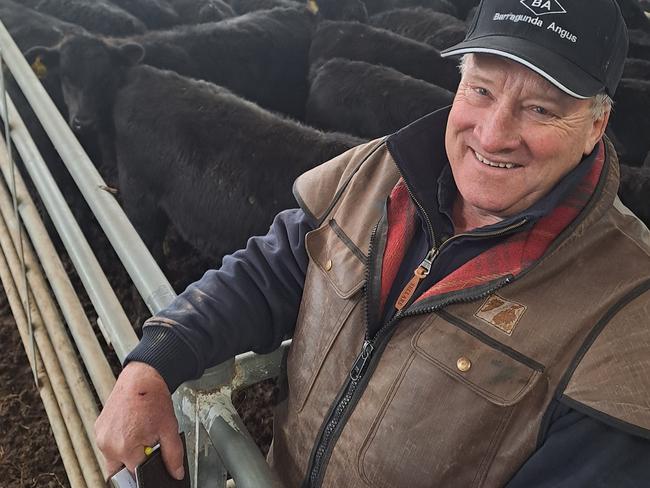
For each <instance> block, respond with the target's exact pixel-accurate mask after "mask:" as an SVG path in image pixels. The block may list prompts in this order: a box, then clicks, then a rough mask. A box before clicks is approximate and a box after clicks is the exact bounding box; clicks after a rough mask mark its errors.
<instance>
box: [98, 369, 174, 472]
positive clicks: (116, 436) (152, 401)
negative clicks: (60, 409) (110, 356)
mask: <svg viewBox="0 0 650 488" xmlns="http://www.w3.org/2000/svg"><path fill="white" fill-rule="evenodd" d="M95 437H96V439H97V445H98V446H99V449H100V450H101V451H102V453H103V454H104V457H105V458H106V468H107V470H108V472H109V473H111V474H114V473H116V472H117V471H119V470H120V469H122V466H126V467H127V468H128V470H129V471H131V472H132V473H133V472H134V471H135V467H136V466H137V465H138V464H140V463H142V461H144V460H145V457H146V456H145V454H144V448H145V446H153V445H155V444H157V443H158V442H159V443H160V450H161V455H162V459H163V461H164V463H165V466H166V467H167V471H168V472H169V474H170V475H172V477H174V478H176V479H183V477H184V472H183V444H182V443H181V439H180V436H179V435H178V422H177V421H176V417H175V416H174V408H173V406H172V398H171V394H170V393H169V390H168V389H167V384H166V383H165V381H164V380H163V378H162V376H160V374H159V373H158V372H157V371H156V370H155V369H154V368H152V367H151V366H149V365H148V364H145V363H139V362H133V363H129V364H127V366H126V367H125V368H124V370H123V371H122V373H121V374H120V376H119V378H118V379H117V383H116V384H115V388H113V391H112V392H111V394H110V396H109V397H108V400H107V401H106V405H104V410H103V411H102V413H101V415H100V416H99V417H98V418H97V422H95Z"/></svg>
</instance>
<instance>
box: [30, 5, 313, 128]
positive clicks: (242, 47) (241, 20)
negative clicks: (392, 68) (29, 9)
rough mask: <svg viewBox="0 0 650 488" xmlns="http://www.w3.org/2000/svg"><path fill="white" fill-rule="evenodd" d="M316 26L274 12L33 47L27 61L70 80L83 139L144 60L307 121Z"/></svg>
mask: <svg viewBox="0 0 650 488" xmlns="http://www.w3.org/2000/svg"><path fill="white" fill-rule="evenodd" d="M313 23H314V19H313V15H312V14H310V13H309V12H307V11H305V10H303V9H301V10H295V9H275V10H271V11H262V12H253V13H250V14H247V15H245V16H241V17H236V18H233V19H228V20H225V21H222V22H215V23H209V24H200V25H195V26H181V27H178V28H176V29H173V30H169V31H151V32H149V33H147V34H146V35H143V36H139V37H135V38H132V41H130V42H127V41H124V40H120V41H112V42H111V41H104V40H100V39H97V38H93V37H90V36H75V37H70V38H68V39H66V40H65V41H64V42H63V43H61V45H60V46H59V47H58V48H56V49H39V48H34V49H32V50H30V51H29V52H28V53H27V55H28V57H29V58H30V59H34V58H35V57H36V56H38V55H40V56H41V57H42V58H43V60H44V63H45V64H46V65H48V66H53V67H56V66H59V68H58V69H59V71H60V72H61V73H66V77H65V79H63V84H64V92H65V93H66V94H67V97H66V103H67V105H68V110H69V113H70V115H69V120H70V123H71V126H72V127H73V129H75V130H77V131H81V132H83V131H85V130H88V129H91V128H92V127H93V126H97V124H98V123H99V124H101V119H102V117H104V116H105V115H106V114H107V110H108V108H109V107H110V106H111V105H112V100H113V95H114V93H115V90H116V87H117V86H118V85H119V84H120V83H121V76H122V72H123V71H124V69H125V68H126V67H128V66H130V65H131V64H132V63H133V62H139V61H140V60H142V62H143V63H144V64H149V65H152V66H156V67H160V68H164V69H171V70H173V71H176V72H178V73H180V74H183V75H187V76H191V77H194V78H199V79H204V80H209V81H212V82H215V83H218V84H220V85H223V86H226V87H228V88H230V89H232V90H233V91H235V92H236V93H238V94H240V95H242V96H244V97H245V98H248V99H250V100H253V101H255V102H257V103H259V104H260V105H262V106H265V107H266V108H270V109H272V110H277V111H281V112H285V113H287V114H290V115H292V116H295V117H299V118H302V117H303V115H304V109H305V102H306V100H307V94H308V90H309V86H308V81H307V71H308V68H307V56H308V49H309V43H310V39H311V32H312V29H313V25H314V24H313ZM124 53H127V55H126V56H125V55H124ZM143 56H144V58H143ZM142 58H143V59H142Z"/></svg>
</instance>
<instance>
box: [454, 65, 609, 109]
mask: <svg viewBox="0 0 650 488" xmlns="http://www.w3.org/2000/svg"><path fill="white" fill-rule="evenodd" d="M472 54H473V53H467V54H463V55H462V56H461V58H460V64H459V65H458V69H460V75H461V77H462V76H464V75H465V71H466V69H467V59H468V56H471V55H472ZM613 106H614V100H612V98H611V97H610V96H609V95H608V94H607V93H605V92H604V91H603V92H601V93H598V94H597V95H594V96H593V97H591V115H592V117H593V118H594V120H598V119H600V118H601V117H602V116H603V115H605V112H608V111H610V110H611V109H612V107H613Z"/></svg>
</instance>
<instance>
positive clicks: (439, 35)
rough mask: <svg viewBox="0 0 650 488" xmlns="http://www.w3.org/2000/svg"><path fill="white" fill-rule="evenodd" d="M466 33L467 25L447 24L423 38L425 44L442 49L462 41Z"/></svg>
mask: <svg viewBox="0 0 650 488" xmlns="http://www.w3.org/2000/svg"><path fill="white" fill-rule="evenodd" d="M466 35H467V26H466V25H465V24H462V25H457V24H454V25H448V26H447V27H443V28H442V29H440V30H438V32H436V33H435V34H432V35H431V36H429V37H428V38H426V39H425V40H424V42H425V43H426V44H429V45H430V46H433V47H435V48H436V49H439V50H441V51H442V50H443V49H447V48H448V47H451V46H453V45H455V44H458V43H459V42H462V41H463V40H464V39H465V36H466Z"/></svg>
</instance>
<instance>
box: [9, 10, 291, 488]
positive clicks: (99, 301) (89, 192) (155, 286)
mask: <svg viewBox="0 0 650 488" xmlns="http://www.w3.org/2000/svg"><path fill="white" fill-rule="evenodd" d="M0 63H1V64H2V66H1V67H2V68H3V69H4V65H6V67H7V68H8V69H9V71H11V73H12V75H13V77H14V79H15V80H16V82H17V84H18V86H19V87H20V89H21V91H22V92H23V94H24V96H25V98H26V99H27V100H28V101H29V104H30V106H31V107H32V109H33V110H34V112H35V114H36V116H37V117H38V119H39V120H40V122H41V124H42V125H43V128H44V129H45V131H46V133H47V134H48V136H49V138H50V139H51V141H52V143H53V144H54V147H55V148H56V149H57V151H58V152H59V154H60V156H61V159H62V160H63V162H64V164H65V165H66V167H67V169H68V171H69V172H70V174H71V175H72V177H73V179H74V180H75V182H76V184H77V186H78V187H79V189H80V191H81V193H82V194H83V196H84V198H85V199H86V201H87V203H88V205H89V206H90V208H91V210H92V212H93V214H94V215H95V217H96V219H97V221H98V222H99V224H100V226H101V227H102V229H103V231H104V232H105V233H106V236H107V237H108V239H109V241H110V242H111V244H112V246H113V248H114V249H115V252H116V253H117V255H118V256H119V258H120V260H121V261H122V264H123V265H124V267H125V268H126V270H127V272H128V274H129V276H130V277H131V279H132V280H133V282H134V284H135V286H136V288H137V289H138V291H139V293H140V295H141V296H142V298H143V300H144V301H145V303H146V305H147V306H148V308H149V310H150V311H151V313H156V312H158V311H160V310H161V309H163V308H164V307H165V306H167V305H168V304H169V303H170V302H171V301H172V300H173V299H174V297H175V296H176V295H175V293H174V291H173V289H172V287H171V285H170V284H169V282H168V280H167V279H166V277H165V276H164V275H163V273H162V272H161V270H160V268H159V267H158V265H157V264H156V263H155V261H154V260H153V258H152V257H151V254H150V253H149V252H148V250H147V249H146V247H145V246H144V244H143V242H142V241H141V239H140V238H139V236H138V235H137V233H136V232H135V230H134V228H133V227H132V225H131V223H130V222H129V220H128V219H127V217H126V215H125V214H124V212H123V211H122V209H121V208H120V206H119V205H118V203H117V201H116V200H115V198H114V197H113V195H112V194H110V193H109V192H107V191H105V190H104V189H103V188H105V183H104V181H103V179H102V178H101V176H100V175H99V173H98V172H97V170H96V169H95V167H94V165H93V164H92V162H91V161H90V159H89V158H88V156H87V155H86V153H85V152H84V150H83V149H82V147H81V145H80V144H79V142H78V141H77V139H76V138H75V136H74V135H73V134H72V132H71V130H70V129H69V128H68V126H67V124H66V121H65V120H64V119H63V117H62V116H61V114H60V113H59V112H58V110H57V109H56V106H55V105H54V103H53V102H52V100H51V99H50V98H49V96H48V95H47V93H46V92H45V90H44V88H43V87H42V85H41V84H40V82H39V80H38V79H37V77H36V75H35V74H34V73H33V72H32V69H31V68H30V66H29V65H28V64H27V62H26V60H25V59H24V57H23V56H22V54H21V52H20V50H19V49H18V47H17V46H16V44H15V43H14V41H13V39H12V38H11V36H10V34H9V33H8V32H7V30H6V28H5V26H4V25H3V24H2V23H1V22H0ZM3 69H0V73H2V72H3ZM0 98H1V103H0V109H1V114H0V115H1V116H2V119H3V122H4V127H5V139H4V141H9V140H11V141H12V142H13V147H15V149H16V150H17V151H18V153H19V155H20V158H21V160H22V161H23V164H24V167H25V169H26V171H27V173H28V174H29V175H30V177H31V180H32V181H33V183H34V186H35V187H36V189H37V191H38V193H39V195H40V198H41V199H42V201H43V204H44V206H45V207H46V209H47V212H48V214H49V216H50V218H51V220H52V222H53V223H54V226H55V228H56V229H57V232H58V233H59V236H60V238H61V241H62V242H63V244H64V247H65V248H66V250H67V252H68V254H69V257H70V259H71V261H72V263H73V265H74V267H75V269H76V271H77V273H78V275H79V278H80V280H81V282H82V284H83V286H84V288H85V290H86V292H87V294H88V296H89V298H90V300H91V302H92V305H93V307H94V308H95V310H96V312H97V316H98V320H97V323H98V326H99V329H100V330H101V333H102V335H103V337H104V339H105V340H106V342H107V343H108V344H109V345H111V346H112V347H113V349H114V350H115V352H116V354H117V356H118V358H119V359H120V361H123V360H124V358H125V357H126V355H127V354H128V353H129V352H130V351H131V349H132V348H133V347H134V346H135V345H136V343H137V337H136V335H135V333H134V331H133V329H132V326H131V324H130V323H129V321H128V319H127V317H126V314H125V312H124V310H123V308H122V307H121V305H120V303H119V301H118V299H117V297H116V295H115V293H114V291H113V289H112V288H111V287H110V285H109V284H108V280H107V278H106V276H105V274H104V273H103V271H102V270H101V268H100V266H99V263H98V262H97V259H96V258H95V255H94V254H93V252H92V251H91V249H90V246H89V244H88V242H87V241H86V239H85V237H84V236H83V234H82V232H81V230H80V228H79V226H78V224H77V222H76V221H75V220H74V217H73V215H72V212H71V211H70V209H69V207H68V206H67V204H66V203H65V200H64V198H63V196H62V194H61V191H60V190H59V188H58V187H57V186H56V183H55V182H54V179H53V177H52V175H51V174H50V172H49V170H48V167H47V164H46V163H45V161H44V160H43V158H42V157H41V155H40V153H39V151H38V149H37V148H36V145H35V143H34V142H33V140H32V138H31V136H30V134H29V133H28V131H27V129H26V127H25V125H24V123H23V121H22V119H21V117H20V114H18V112H17V111H16V108H15V106H14V105H13V103H12V101H11V99H10V97H9V96H8V95H7V93H6V90H5V80H4V77H3V76H1V75H0ZM4 141H3V140H2V138H0V170H1V172H2V176H3V177H4V179H0V247H1V248H2V253H0V278H1V279H2V283H3V285H4V288H5V291H6V294H7V298H8V300H9V303H10V306H11V310H12V313H13V315H14V317H15V320H16V324H17V326H18V329H19V332H20V335H21V339H22V341H23V344H24V346H25V350H26V351H27V355H28V358H29V362H30V365H31V367H32V370H33V372H34V377H35V381H36V383H37V387H38V390H39V393H40V395H41V398H42V400H43V404H44V406H45V409H46V412H47V415H48V419H49V421H50V424H51V426H52V431H53V433H54V437H55V440H56V443H57V446H58V448H59V451H60V453H61V458H62V460H63V463H64V467H65V470H66V472H67V474H68V478H69V481H70V485H71V486H72V488H95V487H98V486H104V479H105V478H106V475H107V473H106V472H104V471H103V470H104V467H103V462H102V455H101V453H100V451H99V450H98V449H97V446H96V445H95V442H94V436H93V425H94V422H95V419H96V418H97V415H98V412H99V407H98V405H97V402H96V401H95V398H94V396H93V391H94V393H95V394H96V397H97V398H98V399H99V402H100V403H101V404H102V405H103V404H104V402H105V401H106V399H107V397H108V394H109V393H110V391H111V389H112V387H113V385H114V383H115V377H114V375H113V373H112V371H111V368H110V366H109V363H108V360H107V359H106V357H105V356H104V354H103V352H102V350H101V347H100V344H99V341H98V339H97V337H96V336H95V334H94V332H93V329H92V326H91V324H90V321H89V319H88V317H87V316H86V314H85V312H84V310H83V308H82V306H81V303H80V300H79V298H78V296H77V295H76V293H75V292H74V289H73V288H72V285H71V283H70V280H69V278H68V275H67V274H66V272H65V271H64V268H63V265H62V263H61V260H60V259H59V256H58V255H57V253H56V252H55V250H54V246H53V244H52V241H51V240H50V238H49V236H48V234H47V232H46V230H45V227H44V225H43V223H42V221H41V219H40V217H39V215H38V211H37V210H36V207H35V205H34V203H33V201H32V200H31V197H30V195H29V193H28V192H27V189H26V186H25V183H24V181H23V179H22V177H21V175H20V174H18V172H17V171H16V170H15V169H14V163H13V157H12V144H5V142H4ZM61 315H62V316H63V317H61ZM66 326H67V328H68V330H66ZM70 337H71V338H72V339H73V340H74V343H75V344H74V345H73V344H72V342H71V340H70ZM288 343H289V341H286V342H285V343H283V345H282V348H280V349H278V350H277V351H275V352H273V353H271V354H268V355H256V354H253V353H251V352H249V353H245V354H241V355H239V356H237V357H236V358H233V359H231V360H229V361H226V362H225V363H222V364H221V365H219V366H217V367H215V368H212V369H211V370H208V371H207V372H206V373H205V374H204V376H203V377H202V378H200V379H199V380H196V381H193V382H188V383H185V384H183V385H181V387H180V388H179V389H178V390H177V391H176V393H175V394H174V396H173V400H174V408H175V412H176V416H177V418H178V421H179V425H180V428H181V430H183V431H185V433H186V439H187V451H188V458H189V464H190V478H191V486H192V487H193V488H197V487H200V488H208V487H209V488H220V487H224V486H226V485H227V480H226V478H227V474H228V473H229V474H230V476H231V477H232V479H233V480H234V482H235V483H236V486H237V487H238V488H252V487H255V488H259V487H276V486H280V484H279V482H278V481H277V479H276V478H275V477H274V476H273V474H272V472H271V470H270V469H269V467H268V465H267V464H266V462H265V460H264V458H263V456H262V455H261V453H260V452H259V450H258V449H257V447H256V446H255V443H254V442H253V440H252V438H251V437H250V435H249V434H248V432H247V431H246V429H245V427H244V425H243V423H242V421H241V419H240V418H239V416H238V414H237V412H236V411H235V409H234V407H233V405H232V403H231V393H232V392H233V391H235V390H237V389H240V388H243V387H245V386H248V385H251V384H253V383H256V382H259V381H262V380H264V379H267V378H271V377H275V376H277V375H278V374H279V369H280V358H281V356H282V353H283V349H284V348H286V347H287V346H288ZM75 346H76V351H78V354H77V353H76V352H75ZM78 357H79V358H80V359H81V362H80V361H79V360H78V359H77V358H78ZM86 378H88V379H89V380H90V384H89V382H88V381H87V379H86Z"/></svg>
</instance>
